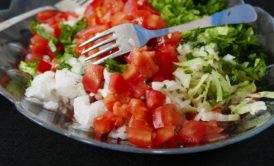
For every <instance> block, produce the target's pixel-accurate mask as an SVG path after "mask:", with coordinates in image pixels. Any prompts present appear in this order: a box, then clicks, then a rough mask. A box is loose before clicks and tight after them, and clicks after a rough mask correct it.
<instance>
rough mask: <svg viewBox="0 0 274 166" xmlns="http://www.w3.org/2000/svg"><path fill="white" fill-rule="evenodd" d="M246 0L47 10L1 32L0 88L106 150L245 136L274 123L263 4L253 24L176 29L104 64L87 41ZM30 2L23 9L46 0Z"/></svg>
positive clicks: (182, 146) (200, 146) (162, 149)
mask: <svg viewBox="0 0 274 166" xmlns="http://www.w3.org/2000/svg"><path fill="white" fill-rule="evenodd" d="M19 3H22V1H20V0H17V1H16V0H15V1H13V3H12V6H11V9H10V12H12V11H15V10H16V6H18V4H19ZM53 3H54V1H48V2H45V5H49V4H53ZM239 3H243V2H242V1H236V0H235V1H227V0H209V1H199V2H196V1H193V0H176V1H166V0H162V1H159V0H115V1H110V0H94V1H93V2H91V3H90V5H88V6H87V7H86V8H81V9H80V8H79V9H75V10H74V11H58V10H48V11H43V12H40V13H38V14H37V15H36V16H35V17H34V18H31V19H29V20H26V21H24V22H22V23H20V24H18V25H15V26H14V27H12V28H10V29H8V30H6V31H4V32H1V34H0V35H1V37H2V38H1V40H0V42H1V44H2V45H1V48H0V52H1V54H0V56H1V57H2V58H1V63H0V65H1V70H0V71H1V72H0V74H1V93H2V94H3V95H4V96H5V97H7V98H8V99H10V100H11V101H12V102H13V103H14V104H15V105H16V107H17V109H18V111H19V112H20V113H22V114H23V115H25V116H26V117H28V118H30V119H31V120H33V121H35V122H37V123H38V124H40V125H42V126H43V127H46V128H48V129H50V130H52V131H55V132H57V133H60V134H63V135H65V136H68V137H70V138H73V139H76V140H79V141H82V142H85V143H87V144H91V145H95V146H99V147H103V148H109V149H114V150H119V151H126V152H134V153H152V154H183V153H193V152H200V151H206V150H211V149H216V148H219V147H223V146H225V145H228V144H231V143H234V142H238V141H241V140H243V139H246V138H248V137H251V136H253V135H255V134H257V133H259V132H261V131H263V130H264V129H266V128H267V127H269V126H271V125H272V124H273V121H274V118H273V99H274V93H273V85H272V84H273V83H272V82H273V81H272V79H273V69H272V63H273V58H272V56H273V51H274V50H273V48H271V46H270V44H269V42H271V41H273V39H274V37H273V34H274V33H273V30H274V29H273V27H274V25H273V19H272V17H271V16H270V15H268V14H267V13H266V12H264V11H263V10H262V9H259V8H257V9H256V10H257V12H258V20H257V21H256V22H255V23H254V24H253V25H246V24H245V25H243V24H240V25H229V26H228V25H225V26H219V27H211V28H204V29H200V28H198V29H195V30H192V31H184V32H174V33H170V34H168V35H167V36H162V37H159V38H155V39H152V40H150V41H149V42H148V44H147V45H146V46H144V47H142V48H134V49H132V51H131V52H130V53H129V54H126V55H124V56H122V57H119V58H117V59H107V60H106V61H105V62H104V63H103V64H100V65H95V64H92V62H84V61H83V59H84V58H85V57H86V56H90V55H92V54H94V53H95V52H97V51H99V50H100V49H103V47H102V48H99V49H97V50H92V51H90V52H88V53H86V54H85V55H81V52H82V50H83V49H85V48H82V47H79V45H80V44H81V43H83V42H84V41H85V40H87V39H89V38H91V37H93V36H94V35H96V34H97V33H99V32H102V31H105V30H107V29H109V28H111V27H113V26H116V25H119V24H123V23H127V22H130V23H134V24H138V25H141V26H143V27H145V28H147V29H161V28H165V27H168V26H175V25H179V24H183V23H186V22H190V21H193V20H197V19H199V18H202V17H204V16H208V15H211V14H213V13H216V12H218V11H221V10H224V9H226V8H228V7H229V6H233V5H236V4H239ZM26 4H30V5H28V6H26V5H24V6H26V7H22V10H20V11H17V12H24V11H25V10H29V7H32V8H33V7H35V6H37V5H41V4H36V3H35V1H31V0H29V2H28V3H26ZM6 17H10V14H9V12H7V13H3V18H6ZM267 23H268V24H267ZM267 34H268V35H267ZM89 46H90V45H89ZM89 46H88V47H89ZM107 54H109V53H106V55H107Z"/></svg>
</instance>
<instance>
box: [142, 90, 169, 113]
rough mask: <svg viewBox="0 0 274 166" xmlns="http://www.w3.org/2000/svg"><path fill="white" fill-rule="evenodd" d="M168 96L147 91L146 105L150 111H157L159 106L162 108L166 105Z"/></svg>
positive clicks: (158, 92)
mask: <svg viewBox="0 0 274 166" xmlns="http://www.w3.org/2000/svg"><path fill="white" fill-rule="evenodd" d="M165 100H166V96H165V95H164V94H163V93H162V92H160V91H156V90H147V91H146V104H147V107H148V108H150V109H155V108H157V107H159V106H162V105H164V104H165Z"/></svg>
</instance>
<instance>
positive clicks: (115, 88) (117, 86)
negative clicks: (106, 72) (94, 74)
mask: <svg viewBox="0 0 274 166" xmlns="http://www.w3.org/2000/svg"><path fill="white" fill-rule="evenodd" d="M109 90H110V91H111V92H112V93H118V94H123V93H125V92H128V85H127V83H126V81H125V79H124V78H123V76H122V74H120V73H112V74H111V75H110V80H109Z"/></svg>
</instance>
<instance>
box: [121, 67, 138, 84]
mask: <svg viewBox="0 0 274 166" xmlns="http://www.w3.org/2000/svg"><path fill="white" fill-rule="evenodd" d="M139 75H140V73H139V71H138V68H137V67H136V66H134V65H133V64H128V65H127V68H126V70H125V71H124V72H123V77H124V79H125V80H126V81H127V82H130V81H134V80H136V79H137V78H138V77H139Z"/></svg>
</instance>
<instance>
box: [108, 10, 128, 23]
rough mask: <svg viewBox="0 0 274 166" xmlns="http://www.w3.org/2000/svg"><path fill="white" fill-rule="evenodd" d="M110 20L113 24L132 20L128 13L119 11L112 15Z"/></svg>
mask: <svg viewBox="0 0 274 166" xmlns="http://www.w3.org/2000/svg"><path fill="white" fill-rule="evenodd" d="M110 21H111V26H116V25H119V24H124V23H128V22H130V17H129V16H128V14H126V13H123V12H118V13H115V14H114V15H113V16H111V18H110Z"/></svg>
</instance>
